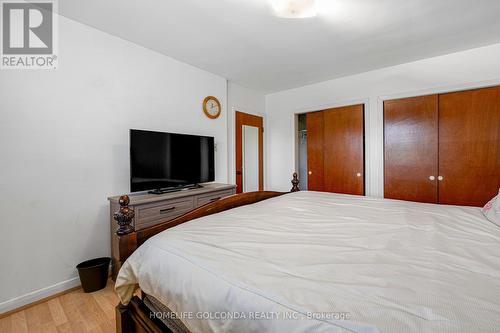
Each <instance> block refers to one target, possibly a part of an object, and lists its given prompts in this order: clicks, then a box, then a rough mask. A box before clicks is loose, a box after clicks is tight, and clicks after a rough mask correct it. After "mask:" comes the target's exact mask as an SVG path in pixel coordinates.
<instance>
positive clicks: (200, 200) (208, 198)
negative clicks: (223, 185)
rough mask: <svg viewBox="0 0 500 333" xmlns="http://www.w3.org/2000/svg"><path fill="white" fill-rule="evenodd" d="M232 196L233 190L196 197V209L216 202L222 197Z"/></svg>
mask: <svg viewBox="0 0 500 333" xmlns="http://www.w3.org/2000/svg"><path fill="white" fill-rule="evenodd" d="M233 194H234V190H224V191H218V192H212V193H207V194H202V195H199V196H197V197H196V207H200V206H203V205H206V204H207V203H210V202H213V201H217V200H219V199H222V198H224V197H227V196H230V195H233Z"/></svg>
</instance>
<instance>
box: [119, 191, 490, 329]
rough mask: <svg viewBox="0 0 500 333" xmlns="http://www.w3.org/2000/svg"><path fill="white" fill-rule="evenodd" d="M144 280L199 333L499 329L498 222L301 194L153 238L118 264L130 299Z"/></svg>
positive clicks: (462, 213)
mask: <svg viewBox="0 0 500 333" xmlns="http://www.w3.org/2000/svg"><path fill="white" fill-rule="evenodd" d="M137 284H138V285H139V286H140V288H141V289H142V290H144V292H146V293H147V294H150V295H152V296H154V297H155V298H157V299H158V300H160V301H161V302H163V303H164V304H165V305H167V306H168V307H170V308H171V309H172V310H173V311H176V312H178V314H179V316H180V317H182V318H183V319H182V321H183V322H184V323H185V324H186V326H187V327H188V328H189V329H190V330H191V331H192V332H241V333H243V332H285V333H287V332H453V333H457V332H471V333H479V332H482V333H484V332H499V331H500V228H498V227H497V226H495V225H494V224H492V223H490V222H489V221H488V220H486V219H485V218H484V217H483V216H482V215H481V212H480V209H479V208H473V207H459V206H438V205H432V204H419V203H411V202H404V201H396V200H385V199H375V198H367V197H358V196H348V195H336V194H329V193H319V192H298V193H293V194H287V195H284V196H281V197H277V198H273V199H269V200H266V201H263V202H260V203H257V204H253V205H249V206H244V207H240V208H236V209H232V210H229V211H226V212H223V213H220V214H216V215H212V216H208V217H204V218H201V219H197V220H194V221H191V222H188V223H185V224H183V225H180V226H178V227H175V228H172V229H169V230H167V231H165V232H162V233H160V234H158V235H156V236H155V237H153V238H151V239H150V240H148V241H147V242H146V243H145V244H144V245H142V246H141V247H140V248H139V249H138V250H137V251H136V252H134V254H133V255H132V256H131V257H130V258H129V259H128V260H127V261H126V262H125V264H124V265H123V267H122V269H121V270H120V273H119V275H118V279H117V282H116V290H117V292H118V294H119V296H120V298H121V300H122V302H123V303H128V301H129V300H130V298H131V296H132V293H133V291H134V289H135V288H136V286H137ZM209 316H210V318H209V319H206V318H207V317H209ZM231 316H232V317H233V319H228V317H231ZM255 318H257V319H255Z"/></svg>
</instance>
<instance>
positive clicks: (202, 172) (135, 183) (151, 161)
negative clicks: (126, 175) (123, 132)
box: [130, 129, 215, 192]
mask: <svg viewBox="0 0 500 333" xmlns="http://www.w3.org/2000/svg"><path fill="white" fill-rule="evenodd" d="M214 168H215V167H214V138H213V137H208V136H197V135H186V134H174V133H162V132H152V131H143V130H134V129H133V130H130V190H131V191H132V192H137V191H146V190H156V189H165V188H175V187H184V186H189V185H194V184H199V183H205V182H211V181H214V179H215V172H214Z"/></svg>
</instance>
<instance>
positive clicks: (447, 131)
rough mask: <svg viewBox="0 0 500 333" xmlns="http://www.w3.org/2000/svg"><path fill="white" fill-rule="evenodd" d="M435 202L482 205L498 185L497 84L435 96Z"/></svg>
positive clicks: (499, 105)
mask: <svg viewBox="0 0 500 333" xmlns="http://www.w3.org/2000/svg"><path fill="white" fill-rule="evenodd" d="M439 175H440V176H442V177H443V178H442V180H440V181H439V203H443V204H453V205H467V206H483V205H484V204H485V203H486V202H488V200H490V199H491V198H493V197H494V196H495V195H496V194H497V193H498V188H499V187H500V87H493V88H485V89H477V90H469V91H462V92H456V93H449V94H442V95H440V96H439Z"/></svg>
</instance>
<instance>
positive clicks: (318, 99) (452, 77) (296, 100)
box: [266, 44, 500, 196]
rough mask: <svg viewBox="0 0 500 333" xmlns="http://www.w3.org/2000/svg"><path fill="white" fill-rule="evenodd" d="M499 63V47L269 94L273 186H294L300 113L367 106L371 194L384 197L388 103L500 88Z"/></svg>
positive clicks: (269, 167)
mask: <svg viewBox="0 0 500 333" xmlns="http://www.w3.org/2000/svg"><path fill="white" fill-rule="evenodd" d="M367 56H369V55H367ZM499 59H500V44H496V45H492V46H488V47H483V48H478V49H473V50H468V51H464V52H459V53H454V54H450V55H446V56H441V57H436V58H431V59H426V60H421V61H417V62H413V63H408V64H404V65H399V66H394V67H389V68H384V69H380V70H376V71H371V72H366V73H363V74H359V75H353V76H349V77H344V78H340V79H336V80H331V81H325V82H321V83H317V84H313V85H308V86H305V87H301V88H297V89H291V90H286V91H282V92H278V93H274V94H270V95H267V96H266V113H267V123H268V126H267V127H268V128H267V129H268V131H267V132H268V136H267V138H268V146H267V148H268V153H267V163H266V168H267V183H268V188H269V189H272V190H283V191H284V190H288V188H289V186H290V176H289V175H290V174H291V173H292V171H294V169H295V161H296V160H295V154H296V150H295V133H294V132H295V123H294V114H296V113H303V112H308V111H316V110H321V109H326V108H328V107H334V106H341V105H351V104H360V103H366V105H365V106H366V111H365V113H366V114H365V119H366V124H365V130H366V132H365V136H366V142H365V144H366V170H365V174H366V181H367V184H366V185H367V194H368V195H372V196H383V100H384V99H390V98H400V97H408V96H417V95H424V94H429V93H435V92H446V91H454V90H462V89H468V88H475V87H481V86H489V85H498V84H500V61H499Z"/></svg>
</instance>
